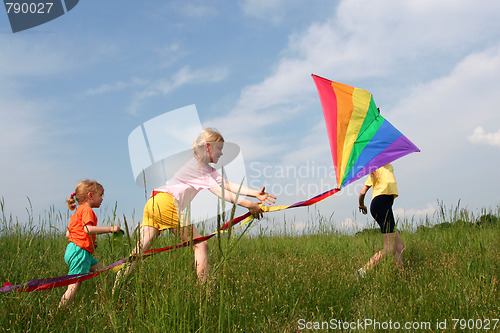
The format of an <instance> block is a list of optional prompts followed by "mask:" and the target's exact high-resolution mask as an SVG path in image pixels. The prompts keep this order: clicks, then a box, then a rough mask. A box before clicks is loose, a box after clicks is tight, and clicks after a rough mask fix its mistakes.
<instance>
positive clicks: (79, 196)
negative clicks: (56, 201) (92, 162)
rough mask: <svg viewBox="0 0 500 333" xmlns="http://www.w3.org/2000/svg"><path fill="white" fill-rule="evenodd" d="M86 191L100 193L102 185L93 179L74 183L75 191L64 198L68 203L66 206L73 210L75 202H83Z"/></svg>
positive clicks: (85, 198) (101, 193) (102, 191)
mask: <svg viewBox="0 0 500 333" xmlns="http://www.w3.org/2000/svg"><path fill="white" fill-rule="evenodd" d="M88 193H93V194H94V193H97V194H100V195H103V194H104V187H102V185H101V184H99V183H98V182H96V181H95V180H88V179H85V180H82V181H81V182H79V183H78V185H76V188H75V192H73V193H72V194H71V196H70V197H69V198H68V199H67V200H66V202H67V203H68V208H69V209H70V210H74V209H75V208H76V202H78V204H79V205H81V204H82V203H84V202H85V201H86V200H87V194H88Z"/></svg>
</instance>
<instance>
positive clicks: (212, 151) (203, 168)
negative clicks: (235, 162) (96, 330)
mask: <svg viewBox="0 0 500 333" xmlns="http://www.w3.org/2000/svg"><path fill="white" fill-rule="evenodd" d="M223 147H224V138H223V137H222V135H221V134H220V133H219V132H217V131H216V130H215V129H210V128H209V129H205V130H203V131H202V132H201V133H200V135H199V136H198V138H197V139H196V141H195V142H194V143H193V155H194V156H193V158H192V159H191V160H190V161H189V162H188V163H186V165H184V166H183V167H182V168H181V169H180V170H179V171H178V172H177V173H176V174H175V175H174V177H173V178H172V179H170V180H168V181H167V182H166V184H165V186H162V187H160V188H157V189H155V190H154V191H153V195H152V196H151V198H150V199H149V200H148V202H147V203H146V205H145V207H144V215H143V221H142V225H141V229H140V239H139V242H138V243H137V247H136V249H135V251H134V252H133V254H136V253H139V252H141V251H147V250H148V249H149V248H150V247H151V245H152V244H153V242H154V240H155V239H156V237H158V236H159V235H160V232H162V231H163V230H165V229H168V230H170V232H172V233H173V234H175V235H176V236H177V237H179V238H180V239H181V240H183V241H188V240H191V239H194V238H199V237H202V236H201V234H200V233H199V232H198V230H196V228H195V227H194V226H192V225H190V226H183V223H182V219H183V214H182V213H181V212H182V211H183V210H184V209H185V208H186V207H187V206H188V205H189V203H190V202H191V200H193V198H194V197H195V196H196V195H197V194H198V192H200V191H201V190H203V189H207V190H209V191H210V192H212V193H213V194H215V195H217V196H218V197H219V198H223V193H224V198H223V199H224V200H226V201H230V202H232V203H236V204H238V205H239V206H242V207H245V208H248V210H249V212H250V214H252V215H253V217H255V218H257V219H259V218H261V217H262V210H261V209H260V207H259V205H260V204H262V203H267V204H273V203H274V199H276V197H275V196H273V195H271V194H269V193H266V192H265V188H264V187H263V188H262V189H261V190H254V189H250V188H247V187H244V186H240V185H239V184H235V183H231V182H229V181H227V180H225V179H224V181H223V180H222V176H221V175H220V174H219V173H218V172H217V170H215V169H214V168H213V167H212V166H210V164H209V163H217V161H218V160H219V158H220V157H221V156H222V148H223ZM222 184H224V191H223V190H222ZM237 193H238V195H237ZM244 196H248V197H255V198H257V200H258V201H251V200H248V199H246V198H244ZM193 249H194V260H195V266H196V273H197V275H198V279H199V280H200V282H202V283H204V282H205V281H206V279H207V274H208V268H209V263H208V244H207V242H206V241H204V242H201V243H198V244H196V245H194V246H193ZM131 268H133V265H131V266H129V267H128V268H127V269H126V270H125V274H128V273H129V272H130V270H131ZM119 277H120V274H118V275H117V277H116V282H118V279H119ZM116 282H115V285H116Z"/></svg>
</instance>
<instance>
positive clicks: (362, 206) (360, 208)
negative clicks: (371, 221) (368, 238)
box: [359, 205, 368, 215]
mask: <svg viewBox="0 0 500 333" xmlns="http://www.w3.org/2000/svg"><path fill="white" fill-rule="evenodd" d="M359 211H360V212H361V213H363V214H364V215H366V213H367V212H368V209H367V208H366V206H365V205H359Z"/></svg>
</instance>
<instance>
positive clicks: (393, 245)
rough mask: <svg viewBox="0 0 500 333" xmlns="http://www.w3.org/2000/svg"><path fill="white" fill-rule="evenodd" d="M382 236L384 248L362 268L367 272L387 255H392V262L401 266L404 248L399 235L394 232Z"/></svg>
mask: <svg viewBox="0 0 500 333" xmlns="http://www.w3.org/2000/svg"><path fill="white" fill-rule="evenodd" d="M382 236H383V238H384V248H383V249H382V250H381V251H379V252H377V253H375V254H374V255H373V257H371V258H370V260H369V261H368V262H367V263H366V265H365V266H364V267H363V269H364V270H369V269H372V268H373V267H375V266H377V265H378V264H379V263H380V260H382V259H383V258H385V257H386V256H387V255H388V254H389V253H391V254H393V255H394V262H395V263H396V264H397V265H398V266H402V265H403V262H402V259H403V250H404V247H405V246H404V244H403V240H402V239H401V236H399V233H398V232H397V231H396V232H395V233H389V234H382Z"/></svg>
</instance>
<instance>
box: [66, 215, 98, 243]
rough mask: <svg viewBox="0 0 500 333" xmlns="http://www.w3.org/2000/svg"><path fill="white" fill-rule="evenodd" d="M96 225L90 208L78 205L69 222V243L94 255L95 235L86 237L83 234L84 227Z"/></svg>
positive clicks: (85, 234)
mask: <svg viewBox="0 0 500 333" xmlns="http://www.w3.org/2000/svg"><path fill="white" fill-rule="evenodd" d="M87 224H89V225H92V226H96V225H97V216H96V215H95V213H94V211H93V210H92V208H90V207H89V206H87V205H80V206H78V208H77V209H76V211H75V213H74V214H73V215H72V216H71V219H70V221H69V227H68V231H69V241H70V242H73V243H75V245H76V246H78V247H80V248H82V249H84V250H87V251H89V252H90V253H94V244H95V238H96V236H95V235H92V236H91V235H88V234H87V233H86V232H85V229H84V226H85V225H87Z"/></svg>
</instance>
